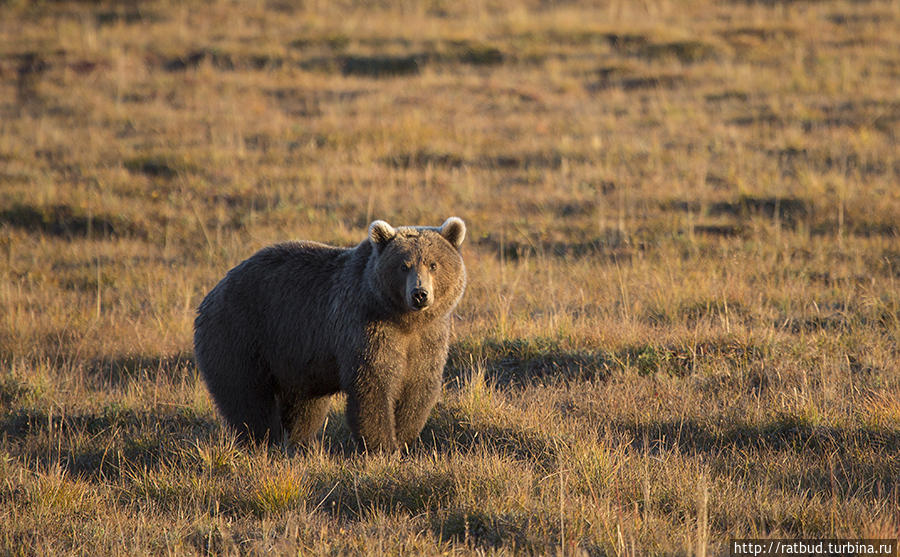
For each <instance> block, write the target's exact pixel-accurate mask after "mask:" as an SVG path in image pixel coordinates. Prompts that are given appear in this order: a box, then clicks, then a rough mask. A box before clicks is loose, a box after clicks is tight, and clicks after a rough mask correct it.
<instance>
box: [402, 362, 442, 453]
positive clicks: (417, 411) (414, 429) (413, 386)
mask: <svg viewBox="0 0 900 557" xmlns="http://www.w3.org/2000/svg"><path fill="white" fill-rule="evenodd" d="M440 394H441V376H440V373H439V372H438V373H434V372H433V371H432V372H426V375H424V376H422V377H419V378H416V380H415V381H414V382H413V383H410V384H409V385H407V386H406V388H404V389H403V391H402V392H401V394H400V396H399V397H398V398H397V407H396V409H395V411H394V423H395V425H396V430H397V443H398V444H399V445H400V446H401V447H402V446H404V445H409V444H411V443H412V442H413V441H415V440H416V439H417V438H418V437H419V434H420V433H421V432H422V428H423V427H425V422H426V421H428V416H429V415H430V414H431V409H432V408H433V407H434V404H435V403H436V402H437V400H438V398H439V397H440Z"/></svg>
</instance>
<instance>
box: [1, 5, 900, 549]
mask: <svg viewBox="0 0 900 557" xmlns="http://www.w3.org/2000/svg"><path fill="white" fill-rule="evenodd" d="M364 5H365V6H364ZM366 6H367V7H366ZM898 130H900V2H898V1H897V0H887V1H878V0H871V1H851V0H823V1H815V2H813V1H808V2H807V1H798V0H795V1H789V0H781V1H778V0H684V1H674V0H648V1H644V2H632V1H626V0H606V1H598V2H587V1H585V2H580V1H578V0H576V1H573V2H544V1H540V0H522V1H520V2H499V1H495V0H478V1H475V0H472V1H464V2H455V1H454V2H451V1H444V0H433V1H430V2H421V3H418V2H413V1H401V2H374V3H372V2H356V1H354V0H343V1H338V2H318V1H310V2H308V3H302V2H297V3H294V2H288V1H281V0H269V1H263V0H259V1H255V2H254V1H247V2H237V1H235V2H229V1H211V2H203V3H201V2H196V3H190V4H189V5H186V6H185V5H182V4H180V3H176V2H171V3H167V2H150V1H146V2H133V3H123V2H113V1H109V2H102V1H98V2H92V1H82V2H50V1H47V2H43V1H42V2H29V1H25V0H21V1H15V0H7V1H5V2H0V553H2V554H37V555H50V554H54V555H59V554H67V553H77V554H91V555H107V554H128V555H141V554H162V553H166V554H179V555H181V554H195V553H196V554H207V553H215V554H236V553H251V554H262V553H267V552H270V551H276V552H278V553H284V554H288V553H297V552H300V553H302V554H309V553H312V554H320V553H329V554H339V553H387V554H409V553H424V554H435V553H448V554H468V553H481V552H484V553H491V554H493V553H497V554H513V553H538V554H556V555H607V554H608V555H612V554H643V553H666V554H683V555H688V554H696V555H705V554H716V553H722V552H726V551H727V542H728V540H729V539H730V538H733V537H742V536H751V537H766V536H774V537H800V536H804V537H811V536H826V537H869V538H896V537H897V536H898V534H900V364H898V362H900V346H898V341H900V288H898V282H900V186H898V183H900V147H898ZM450 215H458V216H460V217H463V218H464V219H465V220H466V222H467V224H468V227H469V236H468V238H467V240H466V244H465V246H464V257H465V259H466V263H467V267H468V272H469V278H470V283H469V287H468V290H467V293H466V296H465V298H464V300H463V302H462V304H461V305H460V307H459V309H458V311H457V317H456V319H455V322H454V341H453V345H452V348H451V361H450V363H449V364H448V366H447V370H446V374H445V387H444V397H443V401H442V402H441V403H439V405H438V406H437V407H436V408H435V410H434V412H433V414H432V416H431V418H430V420H429V422H428V424H427V425H426V428H425V431H424V432H423V434H422V437H421V440H420V441H419V442H418V443H417V444H416V445H415V446H413V447H410V450H409V452H408V453H407V454H404V455H396V456H383V455H381V456H360V455H355V454H352V453H350V452H349V450H348V449H347V447H348V446H349V444H348V441H349V432H348V430H347V428H346V425H345V424H344V420H343V411H342V407H341V401H340V400H336V401H335V404H334V407H333V412H332V414H331V416H330V417H329V420H328V423H327V424H326V427H325V431H324V432H323V435H322V437H321V440H320V441H318V442H316V443H315V444H314V445H313V446H311V447H307V448H304V449H303V450H301V451H300V452H299V453H298V454H295V455H285V454H282V453H281V452H279V451H271V452H266V451H263V450H251V451H248V450H245V449H242V448H240V447H237V446H235V445H234V443H233V442H232V440H230V439H229V437H228V435H227V434H226V432H224V431H223V428H222V425H221V423H220V421H219V420H218V418H217V417H216V415H215V411H214V409H213V407H212V404H211V401H210V399H209V397H208V395H207V393H206V390H205V387H204V385H203V383H202V381H201V380H200V379H199V378H198V374H197V370H196V368H195V366H194V363H193V360H192V352H191V351H192V348H191V338H192V330H191V327H192V322H193V317H194V310H195V308H196V306H197V305H198V303H199V301H200V300H201V298H202V297H203V296H204V294H205V293H206V292H207V291H208V290H209V289H210V288H212V286H213V285H214V284H215V283H216V281H217V280H218V279H219V278H220V277H221V276H223V275H224V273H225V272H226V271H227V270H228V269H229V268H231V267H232V266H233V265H235V264H236V263H238V262H239V261H241V260H242V259H244V258H246V257H248V256H249V255H251V254H252V253H253V252H254V251H255V250H256V249H258V248H261V247H263V246H266V245H268V244H270V243H274V242H276V241H281V240H286V239H300V238H306V239H315V240H319V241H323V242H329V243H334V244H340V245H352V244H355V243H357V242H358V241H360V240H361V239H362V238H364V235H365V229H366V226H367V224H368V223H369V222H370V221H372V220H374V219H375V218H382V219H385V220H388V221H389V222H391V223H392V224H433V225H437V224H439V223H441V222H443V220H444V219H445V218H446V217H447V216H450Z"/></svg>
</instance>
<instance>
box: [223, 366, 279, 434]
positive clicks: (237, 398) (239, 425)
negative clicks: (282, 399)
mask: <svg viewBox="0 0 900 557" xmlns="http://www.w3.org/2000/svg"><path fill="white" fill-rule="evenodd" d="M220 392H221V391H220ZM225 392H226V394H227V396H217V397H214V398H215V399H216V406H217V407H218V409H219V413H220V414H221V415H222V417H223V418H224V420H225V422H226V423H227V424H228V425H229V426H230V427H231V429H233V430H234V431H235V433H237V436H238V439H239V440H240V441H242V442H255V443H263V442H267V443H269V444H270V445H274V444H278V443H281V441H282V438H283V430H282V427H281V420H280V416H279V411H278V401H277V399H276V396H275V388H274V386H273V385H272V384H270V382H249V381H247V382H242V384H231V385H228V386H227V391H225Z"/></svg>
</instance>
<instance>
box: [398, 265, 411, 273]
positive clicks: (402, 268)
mask: <svg viewBox="0 0 900 557" xmlns="http://www.w3.org/2000/svg"><path fill="white" fill-rule="evenodd" d="M400 270H401V271H403V272H404V273H406V272H408V271H409V270H410V266H409V263H401V264H400Z"/></svg>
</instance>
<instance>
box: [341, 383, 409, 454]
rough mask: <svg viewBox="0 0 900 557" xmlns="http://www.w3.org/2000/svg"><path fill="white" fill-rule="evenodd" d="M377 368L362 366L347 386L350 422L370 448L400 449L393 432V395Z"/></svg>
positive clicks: (351, 426)
mask: <svg viewBox="0 0 900 557" xmlns="http://www.w3.org/2000/svg"><path fill="white" fill-rule="evenodd" d="M373 372H374V370H372V369H366V370H361V371H360V372H359V374H358V375H357V381H355V382H354V384H353V385H352V387H351V388H349V389H347V414H346V415H347V423H348V424H349V426H350V431H351V432H352V433H353V437H354V438H355V439H356V441H357V443H359V444H360V446H361V447H362V448H363V449H364V450H368V451H388V452H391V451H395V450H397V436H396V434H395V432H394V399H393V397H392V396H391V393H390V392H389V389H388V384H387V382H385V381H383V378H380V377H373Z"/></svg>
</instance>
